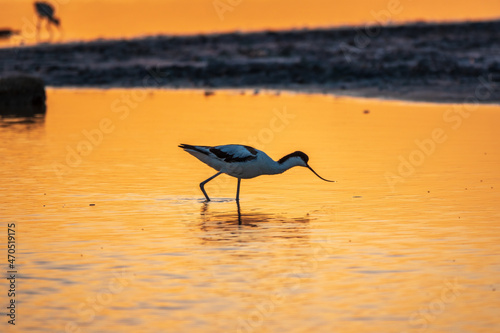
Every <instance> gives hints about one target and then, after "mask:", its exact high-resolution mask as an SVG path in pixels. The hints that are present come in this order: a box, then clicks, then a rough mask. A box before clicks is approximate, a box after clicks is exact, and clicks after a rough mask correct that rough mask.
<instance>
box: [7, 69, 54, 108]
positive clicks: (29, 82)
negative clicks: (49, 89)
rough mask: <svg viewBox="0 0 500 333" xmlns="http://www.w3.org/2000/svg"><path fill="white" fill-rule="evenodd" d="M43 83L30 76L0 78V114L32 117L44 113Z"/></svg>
mask: <svg viewBox="0 0 500 333" xmlns="http://www.w3.org/2000/svg"><path fill="white" fill-rule="evenodd" d="M45 99H46V96H45V85H44V83H43V81H42V80H41V79H39V78H37V77H32V76H10V77H4V78H0V116H3V117H8V116H14V117H33V116H35V115H39V114H45V111H46V105H45Z"/></svg>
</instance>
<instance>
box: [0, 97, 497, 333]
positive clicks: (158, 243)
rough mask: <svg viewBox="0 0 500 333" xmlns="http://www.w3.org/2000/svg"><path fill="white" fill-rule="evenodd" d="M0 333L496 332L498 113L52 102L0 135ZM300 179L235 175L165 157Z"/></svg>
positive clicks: (366, 104) (219, 101) (389, 106)
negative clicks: (258, 156)
mask: <svg viewBox="0 0 500 333" xmlns="http://www.w3.org/2000/svg"><path fill="white" fill-rule="evenodd" d="M0 126H1V128H0V156H1V162H0V163H1V168H0V179H1V180H2V182H1V184H0V197H1V198H2V205H1V206H0V226H1V228H0V233H2V236H1V237H0V252H1V253H2V256H1V257H2V258H3V259H2V262H1V264H0V269H1V270H2V275H3V274H7V273H6V272H7V270H9V267H8V262H7V258H6V257H7V256H6V254H7V230H8V227H7V226H8V224H12V223H13V224H15V228H14V229H15V233H16V249H17V252H16V254H15V258H16V259H15V262H14V269H15V270H16V271H17V273H16V274H17V280H16V281H17V285H16V288H17V293H16V296H15V301H16V304H17V308H16V309H17V312H16V325H15V326H12V325H9V324H8V322H7V320H8V319H9V317H7V316H5V312H7V310H6V306H7V304H8V302H9V300H10V299H11V298H9V297H8V296H7V290H8V289H9V283H8V281H7V280H6V279H1V280H0V295H1V296H0V304H2V310H1V311H0V312H2V315H1V317H0V318H1V322H0V330H1V331H2V332H101V333H102V332H353V333H354V332H356V333H359V332H397V333H401V332H495V331H498V330H499V329H500V317H499V316H498V313H500V302H499V294H498V293H499V292H500V291H499V290H500V274H499V273H500V208H499V206H498V203H499V202H500V192H499V189H500V174H499V172H498V171H499V170H500V140H499V138H498V127H499V126H500V107H499V106H497V105H482V106H476V105H458V104H457V105H447V104H425V103H419V104H418V103H417V104H416V103H406V102H389V101H377V100H367V99H354V98H337V97H333V96H321V95H301V94H277V93H276V92H266V93H263V94H262V93H261V94H259V95H254V94H253V93H249V92H239V91H218V92H217V93H216V94H215V95H213V96H208V97H207V96H204V94H203V93H202V92H201V91H160V90H119V89H116V90H115V89H113V90H84V89H83V90H71V89H49V91H48V112H47V115H46V118H45V119H38V120H35V121H28V122H27V121H26V120H9V121H3V122H1V123H0ZM179 143H188V144H204V145H215V144H226V143H244V144H250V145H253V146H255V147H256V148H259V149H263V150H265V151H266V152H267V153H268V154H269V155H270V156H271V157H273V158H275V159H277V158H280V157H282V156H284V155H285V154H288V153H290V152H293V151H295V150H302V151H304V152H306V153H307V154H308V155H309V157H310V165H311V166H312V167H313V168H314V169H315V170H316V171H317V172H318V173H319V174H320V175H322V176H323V177H325V178H330V179H334V180H336V181H337V182H336V183H326V182H323V181H321V180H319V179H318V178H316V177H315V176H314V175H313V174H312V173H311V172H310V171H308V170H307V169H306V168H298V167H297V168H293V169H291V170H289V171H287V172H286V173H284V174H282V175H275V176H262V177H258V178H255V179H250V180H243V181H242V188H241V202H240V209H238V208H239V207H238V206H237V205H236V203H235V201H234V196H235V191H236V180H235V179H234V178H231V177H229V176H225V175H223V176H220V177H218V178H216V179H214V180H213V181H212V182H210V183H208V184H207V185H206V189H207V192H208V193H209V195H210V196H211V197H212V199H213V201H212V202H210V203H205V202H204V200H203V195H202V193H201V191H200V190H199V188H198V184H199V183H200V182H201V181H203V180H204V179H206V178H208V177H209V176H211V175H213V174H214V173H215V171H214V170H212V169H210V168H209V167H207V166H205V165H204V164H202V163H201V162H200V161H198V160H197V159H195V158H193V157H192V156H191V155H189V154H187V153H186V152H184V151H182V150H181V149H179V148H178V147H177V145H178V144H179Z"/></svg>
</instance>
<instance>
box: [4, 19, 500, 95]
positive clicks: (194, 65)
mask: <svg viewBox="0 0 500 333" xmlns="http://www.w3.org/2000/svg"><path fill="white" fill-rule="evenodd" d="M0 71H1V75H2V76H3V75H10V74H20V73H21V74H30V75H37V76H39V77H41V78H43V80H44V81H45V82H46V84H47V85H50V86H56V87H61V86H74V87H155V88H159V87H166V88H203V89H214V88H271V89H287V90H297V91H312V92H324V93H335V94H342V95H357V96H368V97H381V98H400V99H408V100H420V101H421V100H425V101H437V102H467V101H468V102H482V103H498V102H500V21H493V22H470V23H454V24H409V25H403V26H391V27H380V26H373V27H370V28H366V27H359V28H341V29H318V30H297V31H280V32H260V33H247V34H243V33H229V34H218V35H200V36H187V37H169V36H156V37H147V38H141V39H134V40H113V41H94V42H88V43H70V44H59V45H39V46H34V47H23V48H17V49H1V50H0Z"/></svg>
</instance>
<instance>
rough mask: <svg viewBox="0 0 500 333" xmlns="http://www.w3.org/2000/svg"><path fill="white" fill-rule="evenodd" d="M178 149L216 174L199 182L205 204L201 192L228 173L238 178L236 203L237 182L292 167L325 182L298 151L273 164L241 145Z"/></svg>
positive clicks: (255, 151) (255, 150)
mask: <svg viewBox="0 0 500 333" xmlns="http://www.w3.org/2000/svg"><path fill="white" fill-rule="evenodd" d="M179 148H182V149H184V150H185V151H187V152H188V153H190V154H191V155H193V156H194V157H196V158H197V159H199V160H200V161H202V162H203V163H205V164H207V165H208V166H210V167H212V168H214V169H215V170H217V171H218V172H217V173H216V174H215V175H213V176H212V177H210V178H208V179H207V180H204V181H202V182H201V183H200V188H201V191H202V192H203V194H204V195H205V198H207V201H210V198H209V197H208V195H207V192H205V188H204V186H205V184H206V183H208V182H209V181H211V180H212V179H214V178H215V177H217V176H218V175H220V174H221V173H225V174H228V175H229V176H233V177H236V178H238V189H237V190H236V201H239V200H240V183H241V180H242V179H249V178H254V177H257V176H261V175H276V174H279V173H283V172H285V171H286V170H288V169H290V168H293V167H295V166H303V167H306V168H309V170H311V171H312V172H313V173H314V174H315V175H316V176H318V177H319V178H321V179H322V180H324V181H327V182H335V181H334V180H328V179H325V178H323V177H321V176H320V175H318V174H317V173H316V171H314V170H313V169H312V168H311V167H310V166H309V165H308V164H307V162H308V161H309V157H308V156H307V155H306V154H304V153H303V152H301V151H296V152H294V153H291V154H288V155H286V156H284V157H282V158H281V159H279V160H278V161H274V160H273V159H271V158H270V157H269V156H267V154H266V153H264V152H263V151H260V150H258V149H255V148H252V147H249V146H243V145H224V146H214V147H209V146H192V145H186V144H180V145H179Z"/></svg>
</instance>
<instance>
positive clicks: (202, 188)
mask: <svg viewBox="0 0 500 333" xmlns="http://www.w3.org/2000/svg"><path fill="white" fill-rule="evenodd" d="M221 173H222V171H219V172H217V173H216V174H215V175H213V176H212V177H210V178H208V179H207V180H204V181H202V182H201V183H200V188H201V191H202V192H203V194H204V195H205V198H207V201H210V198H209V197H208V195H207V192H205V188H204V186H205V184H206V183H208V182H209V181H211V180H212V179H214V178H215V177H217V176H218V175H220V174H221Z"/></svg>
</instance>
